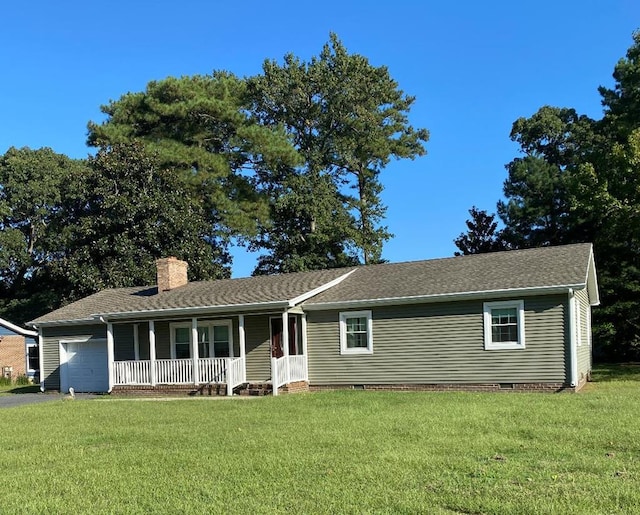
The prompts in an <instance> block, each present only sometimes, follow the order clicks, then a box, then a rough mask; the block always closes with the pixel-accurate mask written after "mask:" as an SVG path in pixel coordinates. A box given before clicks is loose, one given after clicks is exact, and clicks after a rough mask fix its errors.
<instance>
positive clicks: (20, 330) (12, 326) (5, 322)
mask: <svg viewBox="0 0 640 515" xmlns="http://www.w3.org/2000/svg"><path fill="white" fill-rule="evenodd" d="M0 325H2V326H4V327H6V328H7V329H9V330H10V331H13V332H14V333H18V334H20V335H21V336H30V337H32V338H35V337H36V336H38V331H30V330H29V329H23V328H22V327H19V326H17V325H15V324H12V323H11V322H9V321H8V320H5V319H4V318H0ZM27 325H29V324H27Z"/></svg>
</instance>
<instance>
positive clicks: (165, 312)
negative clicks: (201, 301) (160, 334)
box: [95, 300, 289, 320]
mask: <svg viewBox="0 0 640 515" xmlns="http://www.w3.org/2000/svg"><path fill="white" fill-rule="evenodd" d="M288 306H289V303H288V302H287V301H281V300H276V301H270V302H256V303H250V304H228V305H218V306H196V307H189V308H165V309H150V310H143V311H121V312H113V313H100V314H96V315H95V316H96V317H102V318H104V319H105V320H118V319H123V318H132V317H133V318H150V317H152V316H163V317H164V316H171V315H181V316H188V315H198V314H200V313H229V312H233V311H252V310H259V309H269V308H287V307H288Z"/></svg>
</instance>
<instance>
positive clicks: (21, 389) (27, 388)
mask: <svg viewBox="0 0 640 515" xmlns="http://www.w3.org/2000/svg"><path fill="white" fill-rule="evenodd" d="M39 392H40V386H39V385H37V384H29V385H24V386H14V387H10V386H8V387H4V388H0V393H16V394H20V393H39Z"/></svg>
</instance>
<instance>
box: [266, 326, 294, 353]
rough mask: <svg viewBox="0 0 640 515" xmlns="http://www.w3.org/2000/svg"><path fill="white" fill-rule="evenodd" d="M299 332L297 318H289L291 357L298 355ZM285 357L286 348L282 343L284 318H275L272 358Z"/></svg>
mask: <svg viewBox="0 0 640 515" xmlns="http://www.w3.org/2000/svg"><path fill="white" fill-rule="evenodd" d="M296 344H297V331H296V317H295V316H291V317H289V355H290V356H295V355H296V354H297V345H296ZM282 356H284V347H283V342H282V317H274V318H272V319H271V357H273V358H281V357H282Z"/></svg>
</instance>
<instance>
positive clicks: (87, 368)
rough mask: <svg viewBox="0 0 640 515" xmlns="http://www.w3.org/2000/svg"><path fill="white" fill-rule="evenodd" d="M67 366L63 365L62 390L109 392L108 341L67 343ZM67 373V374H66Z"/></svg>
mask: <svg viewBox="0 0 640 515" xmlns="http://www.w3.org/2000/svg"><path fill="white" fill-rule="evenodd" d="M64 345H65V351H66V358H67V361H66V366H64V365H63V367H62V368H63V370H62V372H63V374H62V375H63V377H62V385H61V386H62V389H63V391H65V392H68V391H69V387H73V389H74V390H75V391H76V392H106V391H108V390H109V375H108V368H107V342H106V340H88V341H84V342H67V343H65V344H64ZM65 372H66V373H65Z"/></svg>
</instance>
